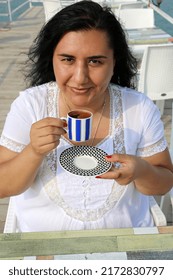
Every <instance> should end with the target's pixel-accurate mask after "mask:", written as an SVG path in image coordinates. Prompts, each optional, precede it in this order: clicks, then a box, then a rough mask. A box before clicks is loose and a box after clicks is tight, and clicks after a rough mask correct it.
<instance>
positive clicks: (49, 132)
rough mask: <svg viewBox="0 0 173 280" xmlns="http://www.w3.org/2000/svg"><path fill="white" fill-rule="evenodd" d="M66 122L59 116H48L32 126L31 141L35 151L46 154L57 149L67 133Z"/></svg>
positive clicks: (38, 153)
mask: <svg viewBox="0 0 173 280" xmlns="http://www.w3.org/2000/svg"><path fill="white" fill-rule="evenodd" d="M64 127H66V123H65V122H64V121H63V120H61V119H58V118H52V117H47V118H44V119H42V120H40V121H38V122H35V123H34V124H33V125H32V126H31V131H30V141H31V143H30V144H31V147H32V149H33V151H34V152H35V153H36V154H37V155H40V156H46V155H47V154H48V153H49V152H50V151H52V150H53V149H55V148H56V147H57V146H58V145H59V142H60V137H61V135H63V134H65V133H66V131H65V129H64Z"/></svg>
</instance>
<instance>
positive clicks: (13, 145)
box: [0, 135, 26, 153]
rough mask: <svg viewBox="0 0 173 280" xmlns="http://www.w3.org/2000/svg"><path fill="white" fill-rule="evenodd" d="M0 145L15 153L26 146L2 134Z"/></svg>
mask: <svg viewBox="0 0 173 280" xmlns="http://www.w3.org/2000/svg"><path fill="white" fill-rule="evenodd" d="M0 145H2V146H4V147H5V148H7V149H10V150H12V151H13V152H17V153H20V152H21V151H22V150H23V149H24V148H25V147H26V145H23V144H20V143H18V142H15V141H13V140H11V139H9V138H7V137H6V136H4V135H2V136H1V139H0Z"/></svg>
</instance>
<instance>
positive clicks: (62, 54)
mask: <svg viewBox="0 0 173 280" xmlns="http://www.w3.org/2000/svg"><path fill="white" fill-rule="evenodd" d="M58 56H64V57H74V56H73V55H71V54H66V53H59V54H58Z"/></svg>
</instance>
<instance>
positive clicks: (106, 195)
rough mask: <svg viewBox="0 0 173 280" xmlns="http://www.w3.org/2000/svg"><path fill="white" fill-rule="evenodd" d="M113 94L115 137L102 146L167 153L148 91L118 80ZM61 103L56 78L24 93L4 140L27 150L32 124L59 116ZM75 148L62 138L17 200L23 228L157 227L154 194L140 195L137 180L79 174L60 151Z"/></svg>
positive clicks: (13, 108)
mask: <svg viewBox="0 0 173 280" xmlns="http://www.w3.org/2000/svg"><path fill="white" fill-rule="evenodd" d="M109 94H110V116H111V118H110V126H109V135H108V136H107V137H106V138H105V139H103V140H102V141H101V142H100V143H99V144H98V145H97V147H99V148H100V149H103V150H104V151H105V152H107V153H108V154H112V153H127V154H131V155H138V156H141V157H146V156H151V155H154V154H156V153H158V152H161V151H164V150H165V149H166V146H167V144H166V140H165V138H164V128H163V124H162V122H161V120H160V113H159V110H158V109H157V107H156V106H155V105H154V103H153V102H152V101H151V100H150V99H148V98H147V97H146V96H145V95H144V94H141V93H138V92H136V91H134V90H132V89H128V88H122V87H119V86H116V85H113V84H111V85H110V86H109ZM58 102H59V91H58V88H57V85H56V83H55V82H51V83H48V84H44V85H41V86H37V87H33V88H29V89H27V90H25V91H23V92H21V93H20V95H19V97H18V98H17V99H16V100H15V101H14V102H13V104H12V106H11V110H10V112H9V114H8V116H7V119H6V122H5V126H4V129H3V132H2V136H1V139H0V144H1V145H2V146H4V147H7V148H8V149H10V150H13V151H15V152H21V151H22V150H23V149H24V147H25V146H26V145H27V144H28V143H29V141H30V138H29V134H30V128H31V125H32V123H34V122H36V121H38V120H40V119H43V118H45V117H48V116H50V117H58V116H59V109H58V106H57V104H59V103H58ZM70 146H72V144H71V143H70V142H69V141H68V140H67V139H65V138H64V137H63V136H62V138H61V140H60V144H59V146H58V147H57V148H56V149H55V150H53V151H52V152H51V153H50V154H49V155H48V156H47V157H46V158H45V160H44V162H43V163H42V165H41V167H40V169H39V172H38V174H37V177H36V180H35V182H34V183H33V184H32V185H31V186H30V188H28V189H27V190H26V191H25V192H24V193H22V194H20V195H17V196H15V197H14V198H13V200H14V203H15V211H16V215H17V218H18V224H19V228H20V230H21V231H55V230H83V229H98V228H119V227H142V226H153V219H152V216H151V213H150V210H149V197H148V196H146V195H143V194H141V193H139V192H138V191H137V190H136V188H135V187H134V184H133V182H132V183H130V184H129V185H126V186H121V185H119V184H118V183H117V182H116V181H114V180H104V179H96V178H94V177H84V176H76V175H73V174H70V173H69V172H67V171H65V170H64V169H62V167H61V166H60V165H59V161H58V159H59V155H60V153H61V152H62V151H63V150H64V149H66V148H68V147H70ZM26 168H27V166H26ZM153 187H154V186H153Z"/></svg>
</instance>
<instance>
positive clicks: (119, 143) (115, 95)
mask: <svg viewBox="0 0 173 280" xmlns="http://www.w3.org/2000/svg"><path fill="white" fill-rule="evenodd" d="M111 92H112V100H113V101H112V103H113V104H112V109H111V111H112V112H111V118H113V120H114V124H113V129H114V131H113V143H114V152H115V153H119V154H125V153H126V151H125V146H124V127H123V109H122V107H123V106H122V97H121V90H120V88H119V87H117V86H112V87H111ZM113 110H114V112H113Z"/></svg>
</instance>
